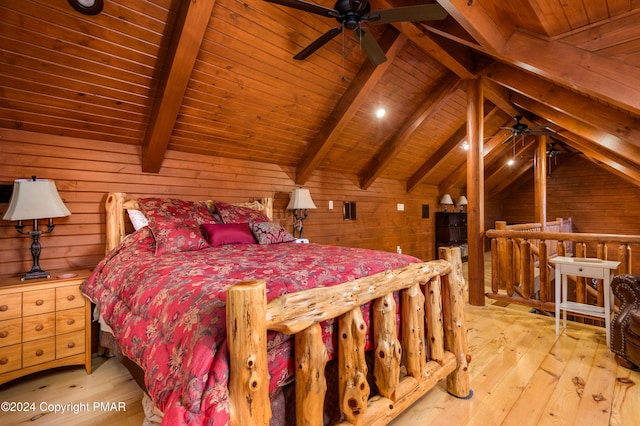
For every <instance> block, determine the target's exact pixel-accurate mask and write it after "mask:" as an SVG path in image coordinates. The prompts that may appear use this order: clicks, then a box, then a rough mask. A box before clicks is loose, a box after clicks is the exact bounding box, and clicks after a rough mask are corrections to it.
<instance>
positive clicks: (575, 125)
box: [512, 93, 640, 166]
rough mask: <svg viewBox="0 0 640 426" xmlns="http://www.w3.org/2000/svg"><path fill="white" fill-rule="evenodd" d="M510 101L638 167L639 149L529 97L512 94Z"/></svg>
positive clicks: (639, 164)
mask: <svg viewBox="0 0 640 426" xmlns="http://www.w3.org/2000/svg"><path fill="white" fill-rule="evenodd" d="M512 100H513V102H514V103H515V104H516V105H519V106H521V107H522V108H525V109H527V110H529V111H531V112H533V113H534V114H536V115H538V116H540V117H542V118H544V119H545V120H548V121H550V122H552V123H555V124H557V125H558V126H560V127H562V128H564V129H567V130H568V131H570V132H571V133H575V134H576V135H578V136H580V137H583V138H585V139H588V140H590V141H592V142H593V143H594V144H597V145H600V146H602V147H604V148H607V149H608V150H610V151H612V152H616V153H618V154H621V155H623V156H625V157H627V158H629V159H630V160H631V161H633V162H634V163H635V164H636V165H637V166H640V147H637V146H635V145H632V144H629V143H626V142H624V141H622V140H621V139H620V138H618V137H617V136H614V135H611V134H609V133H606V132H603V131H602V130H600V129H597V128H596V127H594V126H592V125H591V124H587V123H584V122H582V121H580V120H577V119H575V118H573V117H570V116H568V115H566V114H563V113H561V112H559V111H557V110H555V109H553V108H551V107H549V106H547V105H544V104H542V103H540V102H538V101H536V100H534V99H531V98H529V97H526V96H523V95H520V94H517V93H514V94H513V95H512Z"/></svg>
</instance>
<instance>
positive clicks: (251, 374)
mask: <svg viewBox="0 0 640 426" xmlns="http://www.w3.org/2000/svg"><path fill="white" fill-rule="evenodd" d="M266 313H267V287H266V283H265V282H264V281H262V280H260V281H244V282H242V283H239V284H236V285H234V286H231V287H230V288H229V289H228V290H227V343H228V345H229V366H230V370H229V403H230V424H231V425H238V426H244V425H268V424H269V420H270V419H271V404H270V401H269V371H268V368H267V324H266Z"/></svg>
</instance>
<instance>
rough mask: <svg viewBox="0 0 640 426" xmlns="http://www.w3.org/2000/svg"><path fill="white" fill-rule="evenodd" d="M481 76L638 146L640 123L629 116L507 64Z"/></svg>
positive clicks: (489, 70) (485, 70)
mask: <svg viewBox="0 0 640 426" xmlns="http://www.w3.org/2000/svg"><path fill="white" fill-rule="evenodd" d="M482 73H483V75H485V76H486V77H487V78H488V79H490V80H491V81H494V82H495V83H497V84H499V85H501V86H503V87H505V88H508V89H509V90H512V91H515V92H518V93H521V94H523V95H525V96H528V97H530V98H534V99H536V100H537V101H539V102H541V103H543V104H545V105H548V106H550V107H552V108H553V109H556V110H558V111H560V112H562V113H564V114H566V115H568V116H570V117H573V118H574V119H577V120H580V121H582V122H585V123H589V124H592V125H593V126H595V127H598V128H600V129H601V130H604V131H605V132H607V133H610V134H611V135H615V136H617V137H619V138H620V139H622V140H624V141H626V142H629V143H632V144H634V145H636V146H640V120H638V119H637V118H634V117H632V116H630V115H629V114H626V113H623V112H621V111H619V110H617V109H614V108H611V107H609V106H607V105H605V104H603V103H600V102H597V101H595V100H593V99H591V98H588V97H586V96H582V95H580V94H578V93H575V92H572V91H571V90H568V89H565V88H563V87H560V86H558V85H557V84H554V83H552V82H549V81H547V80H543V79H541V78H539V77H536V76H534V75H532V74H529V73H526V72H524V71H521V70H518V69H515V68H513V67H510V66H508V65H504V64H500V63H497V62H496V63H494V64H492V65H490V66H488V67H487V68H485V69H484V70H483V71H482Z"/></svg>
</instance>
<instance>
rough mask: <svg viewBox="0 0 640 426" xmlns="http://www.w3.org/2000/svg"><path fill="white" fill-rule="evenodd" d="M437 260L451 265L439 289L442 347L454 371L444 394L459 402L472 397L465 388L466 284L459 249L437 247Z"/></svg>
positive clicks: (449, 377) (466, 376) (466, 361)
mask: <svg viewBox="0 0 640 426" xmlns="http://www.w3.org/2000/svg"><path fill="white" fill-rule="evenodd" d="M439 256H440V258H441V259H444V260H447V261H449V262H450V263H451V266H452V268H451V272H450V273H449V274H448V275H447V279H446V280H444V281H446V285H443V288H442V292H443V298H444V300H445V301H446V302H445V303H444V306H445V307H446V309H445V312H444V329H445V347H446V349H447V351H449V352H452V353H453V354H454V355H455V357H456V364H457V366H456V369H455V370H454V371H453V372H452V373H451V374H449V376H447V392H449V393H450V394H452V395H454V396H457V397H459V398H468V397H470V396H471V395H472V393H471V389H470V387H469V362H471V356H470V355H469V347H468V346H469V345H468V343H467V325H466V323H465V317H464V306H465V300H466V298H465V293H466V288H465V287H466V284H465V281H464V278H463V276H462V257H461V255H460V248H459V247H441V248H440V251H439Z"/></svg>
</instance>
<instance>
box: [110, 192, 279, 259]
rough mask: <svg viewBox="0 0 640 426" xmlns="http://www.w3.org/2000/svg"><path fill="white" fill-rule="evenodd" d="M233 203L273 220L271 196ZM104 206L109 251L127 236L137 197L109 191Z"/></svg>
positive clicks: (136, 208)
mask: <svg viewBox="0 0 640 426" xmlns="http://www.w3.org/2000/svg"><path fill="white" fill-rule="evenodd" d="M205 202H206V203H207V206H208V207H209V209H211V208H212V207H213V200H206V201H205ZM233 204H234V205H236V206H243V207H249V208H252V209H255V210H260V211H262V212H263V213H264V214H266V215H267V217H268V218H269V219H271V220H273V198H270V197H266V198H262V199H261V200H260V201H249V202H245V203H233ZM104 207H105V210H106V212H107V218H106V221H107V223H106V225H107V226H106V236H107V239H106V245H105V253H109V252H110V251H111V250H113V249H114V248H116V247H117V246H118V244H120V242H121V241H122V240H123V239H124V237H126V236H127V234H126V230H125V229H126V226H125V225H126V223H127V210H140V205H139V204H138V200H137V199H133V198H129V199H127V194H126V193H124V192H110V193H109V195H108V196H107V201H106V202H105V205H104Z"/></svg>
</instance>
